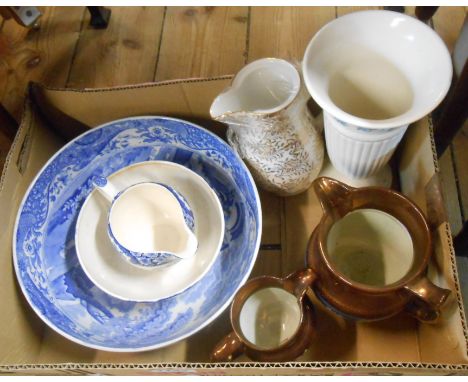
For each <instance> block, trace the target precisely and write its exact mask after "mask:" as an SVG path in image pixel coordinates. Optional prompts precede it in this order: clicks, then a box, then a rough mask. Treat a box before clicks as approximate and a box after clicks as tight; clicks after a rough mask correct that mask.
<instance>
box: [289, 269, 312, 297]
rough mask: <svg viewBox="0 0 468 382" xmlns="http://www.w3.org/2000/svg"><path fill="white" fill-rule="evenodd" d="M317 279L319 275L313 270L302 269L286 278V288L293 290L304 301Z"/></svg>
mask: <svg viewBox="0 0 468 382" xmlns="http://www.w3.org/2000/svg"><path fill="white" fill-rule="evenodd" d="M316 279H317V275H316V274H315V272H314V271H313V270H312V269H310V268H306V269H301V270H300V271H296V272H294V273H291V274H290V275H288V276H287V277H286V278H285V287H286V289H289V290H291V291H292V292H293V293H294V295H295V296H296V297H297V298H298V299H302V298H303V297H304V295H305V294H307V292H308V289H309V288H310V287H312V285H313V284H314V282H315V280H316ZM288 284H289V285H288Z"/></svg>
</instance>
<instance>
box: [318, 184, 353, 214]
mask: <svg viewBox="0 0 468 382" xmlns="http://www.w3.org/2000/svg"><path fill="white" fill-rule="evenodd" d="M313 187H314V191H315V193H316V194H317V197H318V199H319V201H320V205H321V206H322V209H323V212H325V213H327V214H330V215H332V216H334V217H337V218H341V217H343V216H344V215H346V214H347V213H348V212H349V211H350V210H351V208H352V200H351V197H350V196H351V195H350V194H351V192H352V191H353V190H354V188H353V187H350V186H348V185H346V184H344V183H342V182H339V181H338V180H336V179H332V178H327V177H320V178H317V179H315V180H314V182H313Z"/></svg>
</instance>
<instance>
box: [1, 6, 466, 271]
mask: <svg viewBox="0 0 468 382" xmlns="http://www.w3.org/2000/svg"><path fill="white" fill-rule="evenodd" d="M39 8H40V10H41V11H42V12H43V16H42V18H41V19H40V24H39V27H38V28H34V29H25V28H22V27H20V26H19V25H18V24H16V23H15V22H14V21H12V20H7V21H4V20H3V19H1V18H0V101H1V102H2V104H3V105H4V106H5V108H6V109H7V110H8V111H9V112H10V113H11V114H12V115H13V116H14V117H15V118H16V119H17V120H19V119H20V118H21V109H22V103H23V98H24V94H25V89H26V86H27V83H28V81H31V80H33V81H38V82H41V83H44V84H47V85H50V86H54V87H73V88H90V87H106V86H114V85H125V84H135V83H141V82H151V81H161V80H168V79H174V78H187V77H210V76H217V75H223V74H232V73H235V72H237V71H238V70H239V69H240V68H241V67H242V66H243V65H245V64H246V63H248V62H250V61H253V60H255V59H258V58H261V57H282V58H286V59H289V60H301V59H302V56H303V53H304V49H305V47H306V44H307V43H308V41H309V40H310V39H311V37H312V36H313V35H314V34H315V33H316V32H317V31H318V30H319V29H320V28H321V27H322V26H323V25H325V24H326V23H327V22H329V21H330V20H333V19H334V18H336V17H338V16H341V15H344V14H346V13H349V12H354V11H356V10H360V9H368V8H378V7H130V8H128V7H111V8H112V16H111V21H110V24H109V27H108V28H107V29H105V30H95V29H92V28H91V27H90V26H89V14H88V12H87V11H86V9H85V7H66V8H65V7H39ZM406 13H408V14H411V15H413V14H414V7H406ZM465 13H466V9H465V7H441V8H440V9H439V10H438V11H437V13H436V15H435V17H434V18H433V19H432V20H431V21H430V22H429V24H430V25H431V26H432V27H433V28H434V29H435V30H436V31H437V32H438V33H439V35H440V36H441V37H442V38H443V40H444V41H445V42H446V44H447V46H448V47H449V49H450V50H451V51H452V50H453V47H454V43H455V41H456V38H457V36H458V34H459V32H460V29H461V26H462V25H463V21H464V18H465ZM9 143H10V142H9V140H8V139H7V138H6V137H4V136H2V135H0V164H1V162H2V158H4V157H5V155H6V152H7V150H8V147H9ZM467 149H468V131H466V130H465V131H462V132H460V134H459V135H458V136H457V137H456V138H455V140H454V142H453V144H452V147H451V148H450V149H449V150H447V151H446V153H445V154H444V155H443V156H442V158H441V160H440V167H441V170H442V177H443V184H444V187H445V195H446V198H445V199H446V202H447V203H446V204H447V207H448V212H449V218H450V223H451V226H452V231H453V233H454V234H456V233H458V232H459V231H460V229H461V226H462V221H464V219H466V217H467V216H468V177H467V176H466V165H465V166H463V163H465V164H468V150H467ZM462 174H464V176H462ZM266 198H268V196H266ZM268 203H269V205H270V206H272V208H271V212H268V211H267V212H266V214H267V215H268V214H276V213H279V212H278V211H281V203H282V201H281V199H279V198H274V197H271V200H268ZM266 218H267V219H265V221H266V222H269V223H268V224H266V227H265V233H264V240H263V242H264V243H265V242H266V243H268V244H271V245H272V248H275V246H277V247H278V246H279V245H280V241H279V240H280V239H279V238H280V237H281V235H282V233H281V230H282V229H284V227H283V228H282V227H281V224H280V218H276V217H275V216H270V217H268V216H266ZM273 252H274V251H273ZM283 268H284V267H283ZM286 268H287V267H286ZM268 271H271V272H275V271H276V272H279V273H284V271H286V269H276V270H268Z"/></svg>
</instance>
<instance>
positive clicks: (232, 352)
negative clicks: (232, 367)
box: [210, 332, 245, 362]
mask: <svg viewBox="0 0 468 382" xmlns="http://www.w3.org/2000/svg"><path fill="white" fill-rule="evenodd" d="M244 349H245V345H244V343H243V342H242V341H241V339H240V338H239V337H238V336H237V334H236V333H234V332H231V333H229V334H228V335H227V336H225V337H224V338H223V339H222V340H221V341H219V342H218V343H217V344H216V346H215V347H214V349H213V351H212V352H211V355H210V359H211V361H213V362H228V361H231V360H233V359H234V358H237V357H238V356H240V355H241V354H242V353H243V352H244Z"/></svg>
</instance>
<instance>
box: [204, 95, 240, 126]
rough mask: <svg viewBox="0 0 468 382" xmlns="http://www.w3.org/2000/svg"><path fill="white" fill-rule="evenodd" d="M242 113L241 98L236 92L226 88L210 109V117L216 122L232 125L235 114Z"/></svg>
mask: <svg viewBox="0 0 468 382" xmlns="http://www.w3.org/2000/svg"><path fill="white" fill-rule="evenodd" d="M241 111H242V103H241V98H240V97H239V94H238V91H236V89H234V88H228V89H226V90H225V91H224V92H222V93H221V94H219V95H218V96H217V97H216V98H215V100H214V101H213V103H212V104H211V107H210V115H211V118H213V119H214V120H216V121H220V122H228V120H229V123H232V120H233V119H235V114H236V113H238V112H241Z"/></svg>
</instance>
